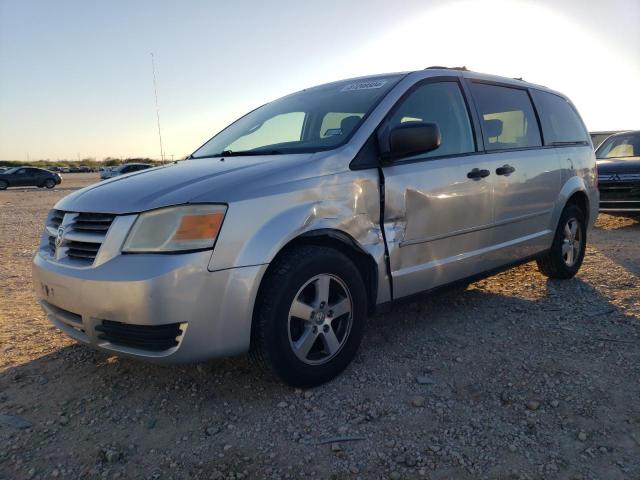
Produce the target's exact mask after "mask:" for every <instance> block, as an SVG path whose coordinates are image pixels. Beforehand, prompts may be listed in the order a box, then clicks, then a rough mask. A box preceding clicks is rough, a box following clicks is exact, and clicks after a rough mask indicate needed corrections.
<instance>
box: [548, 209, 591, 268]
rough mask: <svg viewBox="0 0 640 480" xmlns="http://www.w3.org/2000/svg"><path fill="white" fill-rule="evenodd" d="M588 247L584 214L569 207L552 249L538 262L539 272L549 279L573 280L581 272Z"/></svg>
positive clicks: (562, 219)
mask: <svg viewBox="0 0 640 480" xmlns="http://www.w3.org/2000/svg"><path fill="white" fill-rule="evenodd" d="M586 247H587V223H586V220H585V214H584V212H583V211H582V210H581V209H580V208H579V207H578V206H576V205H567V206H566V207H565V209H564V210H563V211H562V215H560V221H559V222H558V228H557V229H556V234H555V237H554V238H553V244H552V245H551V249H550V250H549V251H548V252H547V253H546V254H545V255H544V256H543V257H541V258H539V259H538V260H537V263H538V270H540V272H541V273H542V274H543V275H546V276H547V277H549V278H557V279H567V278H572V277H574V276H575V274H576V273H578V270H580V266H581V265H582V261H583V260H584V254H585V250H586Z"/></svg>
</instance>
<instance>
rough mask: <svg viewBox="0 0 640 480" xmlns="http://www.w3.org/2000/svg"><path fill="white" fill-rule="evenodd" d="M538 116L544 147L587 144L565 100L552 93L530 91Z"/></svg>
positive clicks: (581, 126)
mask: <svg viewBox="0 0 640 480" xmlns="http://www.w3.org/2000/svg"><path fill="white" fill-rule="evenodd" d="M531 96H532V97H533V101H534V103H535V104H536V108H537V109H538V115H540V123H542V133H543V135H544V143H545V144H546V145H554V144H564V143H583V142H588V137H587V132H586V130H585V129H584V126H583V125H582V121H581V120H580V117H578V114H577V113H576V111H575V110H574V109H573V107H572V106H571V104H569V102H568V101H567V100H565V99H564V98H562V97H559V96H558V95H554V94H553V93H548V92H542V91H540V90H531Z"/></svg>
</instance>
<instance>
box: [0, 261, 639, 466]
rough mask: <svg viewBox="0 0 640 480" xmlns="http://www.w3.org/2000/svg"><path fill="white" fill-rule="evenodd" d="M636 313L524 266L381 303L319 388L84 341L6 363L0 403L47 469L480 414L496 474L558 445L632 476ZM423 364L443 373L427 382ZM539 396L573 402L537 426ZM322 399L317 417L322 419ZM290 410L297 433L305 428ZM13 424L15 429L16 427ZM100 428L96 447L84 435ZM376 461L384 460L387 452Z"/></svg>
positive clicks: (432, 431)
mask: <svg viewBox="0 0 640 480" xmlns="http://www.w3.org/2000/svg"><path fill="white" fill-rule="evenodd" d="M568 302H570V303H568ZM634 322H636V323H637V318H636V317H630V316H628V315H626V314H625V313H624V312H622V311H621V310H619V309H618V308H617V307H616V306H615V305H613V304H612V303H610V302H609V301H608V299H607V298H606V297H604V296H603V295H602V294H601V293H600V292H599V291H598V290H597V289H595V288H593V287H592V286H590V284H589V283H586V282H584V281H582V280H580V279H573V280H570V281H565V282H558V281H547V282H545V280H543V279H542V277H540V276H539V275H538V274H537V272H535V269H534V268H532V267H531V265H527V266H523V267H520V268H518V269H517V270H515V271H513V272H511V273H506V274H502V275H500V276H498V277H495V278H493V279H488V280H483V281H480V282H477V283H475V284H473V285H471V286H470V287H469V288H468V289H466V290H449V291H443V292H440V293H439V294H438V295H430V296H425V297H422V298H417V299H415V300H413V301H411V302H406V303H403V304H399V305H398V306H397V307H394V308H393V309H392V310H391V311H390V312H388V313H385V314H379V315H376V316H374V317H373V318H371V319H370V321H369V325H368V329H367V333H366V335H365V338H364V341H363V344H362V347H361V348H360V351H359V353H358V355H357V357H356V359H355V361H354V362H353V364H352V365H351V366H350V367H349V368H348V369H347V371H346V372H345V373H344V374H343V375H341V376H340V377H338V378H337V379H335V380H334V381H332V382H330V383H328V384H326V385H323V386H321V387H318V388H316V389H313V391H312V392H311V393H310V394H309V395H307V394H306V393H303V392H300V391H296V390H294V389H292V388H290V387H287V386H285V385H283V384H281V383H280V382H278V381H277V380H276V379H273V378H271V377H270V376H268V375H265V374H263V373H261V372H260V371H259V370H257V369H256V368H255V367H254V366H253V365H252V364H251V363H250V362H249V361H248V359H247V358H246V357H238V358H231V359H223V360H216V361H211V362H208V363H205V364H200V365H178V366H158V365H153V364H149V363H144V362H141V361H136V360H130V359H122V358H117V357H114V356H110V355H108V354H105V353H101V352H98V351H95V350H92V349H91V348H88V347H85V346H81V345H72V346H69V347H65V348H62V349H60V350H58V351H56V352H54V353H52V354H49V355H45V356H43V357H41V358H38V359H36V360H33V361H31V362H28V363H26V364H23V365H19V366H16V367H13V368H10V369H8V370H7V371H5V372H4V373H3V374H2V377H1V378H0V413H4V414H9V415H18V416H20V417H23V418H24V419H26V420H27V421H28V422H30V423H31V424H32V427H31V428H30V429H27V430H19V431H18V430H16V431H15V435H16V436H19V438H23V439H24V441H25V448H27V449H28V445H29V438H30V437H29V435H35V436H37V437H38V438H45V439H47V440H46V441H45V442H44V444H43V445H40V446H39V448H38V455H37V457H39V459H37V458H35V457H36V456H30V457H29V459H30V460H29V461H32V462H40V467H39V468H40V469H43V470H47V468H49V469H51V467H47V465H52V464H53V463H55V462H56V461H59V462H60V463H67V464H71V465H74V466H83V468H84V467H86V468H89V467H91V466H94V465H96V464H99V463H100V462H102V461H103V459H102V456H101V455H102V454H101V453H100V451H101V450H100V449H103V448H104V445H105V444H120V445H129V447H127V448H129V451H128V453H127V455H128V458H129V460H134V462H129V463H128V464H127V465H125V466H123V467H122V468H123V469H124V471H126V473H127V475H130V476H135V475H142V474H143V473H145V472H146V473H149V471H151V470H148V469H151V467H150V466H149V465H151V464H152V463H153V461H154V455H158V452H164V453H165V454H168V455H171V452H179V453H180V455H182V457H181V458H182V460H181V461H183V462H184V464H185V465H187V466H189V468H195V466H196V465H197V463H198V461H199V458H200V457H199V456H198V455H199V454H198V452H200V453H201V450H202V449H205V450H207V449H211V451H214V452H216V453H217V452H219V451H222V449H223V447H224V446H225V445H227V444H228V445H233V446H234V450H233V451H232V452H230V453H229V455H228V456H227V457H225V458H226V459H225V460H223V459H220V460H211V461H212V462H214V463H215V462H226V461H230V460H229V458H236V457H237V458H240V457H243V456H248V457H249V458H256V456H258V455H260V452H262V450H261V448H262V446H264V445H266V444H268V445H269V446H270V447H269V448H271V449H272V450H275V451H277V452H278V453H279V454H281V455H282V457H281V458H284V459H285V460H283V461H285V462H287V461H288V460H286V459H287V458H289V455H292V451H295V452H296V455H306V454H308V453H309V452H310V451H311V450H312V448H313V447H312V446H311V445H312V444H314V442H317V441H319V440H322V439H323V438H327V437H331V436H335V435H337V434H338V433H339V431H338V426H340V425H349V426H350V428H351V429H352V430H356V431H357V432H359V433H362V434H363V435H364V436H366V441H364V442H362V443H361V444H360V445H359V446H355V447H354V448H362V449H363V452H364V451H366V450H367V449H375V448H382V445H383V444H384V443H385V442H388V441H389V438H396V437H398V438H399V435H401V436H402V437H403V438H413V439H416V441H417V442H422V443H423V445H422V446H421V447H420V448H421V449H422V450H421V451H424V448H426V445H427V444H428V443H429V442H433V438H434V437H437V438H438V439H440V440H439V441H442V442H446V441H451V442H454V443H455V442H459V440H456V437H455V436H454V433H453V432H456V431H457V429H458V428H459V427H460V425H470V424H477V425H480V426H481V428H480V429H479V430H478V431H477V432H476V434H477V436H478V439H479V440H478V443H477V444H476V446H475V447H469V446H467V447H465V448H463V449H462V451H463V452H464V453H463V455H464V456H465V458H467V459H468V461H469V462H471V463H472V464H477V465H482V464H483V462H484V463H486V460H483V458H486V457H487V456H489V457H494V458H495V457H496V456H497V457H499V458H500V461H498V462H497V463H495V464H494V465H493V466H492V467H491V469H492V470H491V471H490V472H489V473H490V475H494V474H495V475H502V474H507V473H508V472H510V471H513V470H515V471H518V470H520V471H530V468H531V457H532V456H533V457H535V458H536V459H537V458H538V457H540V460H541V461H547V460H548V451H549V450H554V449H555V450H556V451H558V452H559V453H560V454H561V455H562V457H563V458H564V459H565V460H564V463H562V464H561V465H560V467H558V468H562V470H563V472H565V473H567V474H569V473H573V472H576V473H577V472H584V471H585V470H584V469H585V468H589V469H590V470H588V471H590V472H594V473H596V477H598V476H599V478H623V476H620V475H621V474H620V468H618V467H610V466H611V464H612V463H613V462H611V461H609V459H608V456H610V455H611V454H613V453H614V452H616V453H617V454H623V456H624V455H626V456H627V457H626V458H633V455H634V454H637V445H636V444H635V443H634V442H633V441H632V440H631V437H629V430H630V429H631V428H635V427H633V421H636V423H639V424H640V405H639V403H638V402H637V398H640V384H639V383H638V382H637V367H635V366H634V363H633V362H634V361H635V365H637V364H638V360H639V359H640V355H639V351H640V346H639V345H638V344H637V342H632V341H630V340H629V339H630V338H633V334H634V333H633V332H635V331H637V330H633V329H634V328H636V327H634V325H633V324H634ZM635 334H636V335H637V333H635ZM632 360H633V361H632ZM613 365H615V366H616V368H617V371H616V372H615V375H612V370H611V369H612V367H613ZM420 375H427V376H428V377H429V378H430V379H431V380H430V382H431V383H430V384H428V385H427V386H426V387H425V386H423V385H419V384H417V383H416V377H417V376H420ZM634 378H635V382H634V380H633V379H634ZM416 392H417V393H420V394H423V395H424V396H425V397H426V399H427V401H426V407H425V408H424V409H421V411H420V415H417V413H416V412H417V410H416V408H414V407H412V406H411V404H410V399H411V398H412V396H415V395H416ZM532 399H533V400H534V401H536V402H538V403H539V404H540V405H543V406H542V407H541V408H542V409H549V410H553V408H552V407H550V406H549V405H550V403H549V402H560V403H559V406H557V409H556V410H557V411H554V412H555V413H553V414H552V415H547V416H542V415H540V418H536V420H535V422H536V423H535V424H534V425H535V428H534V427H532V426H531V424H530V423H528V422H530V417H531V416H534V417H535V413H534V412H533V410H536V409H537V407H536V409H532V411H531V412H529V411H527V408H525V407H524V405H525V404H526V403H527V402H528V401H531V400H532ZM309 404H310V405H309ZM362 405H378V407H376V408H378V410H377V411H378V412H379V414H378V415H377V417H376V416H374V418H373V419H371V418H369V419H367V417H366V415H365V420H363V421H362V422H360V423H357V422H356V421H355V420H354V419H355V418H359V416H362ZM338 407H339V408H338ZM554 408H555V407H554ZM309 412H312V413H317V418H318V419H319V421H318V422H315V421H314V420H313V419H312V420H311V421H310V420H309ZM318 412H319V413H318ZM523 418H525V419H527V418H529V419H528V420H527V421H526V422H523ZM630 419H631V423H629V422H630ZM634 419H635V420H634ZM531 421H533V420H531ZM291 425H295V432H297V435H298V438H293V439H292V432H291V431H289V428H290V426H291ZM398 425H400V430H401V434H400V433H399V432H398ZM291 428H293V427H291ZM532 428H534V430H535V435H536V436H537V438H541V439H542V443H541V444H540V447H539V448H538V447H536V446H531V445H530V446H528V447H527V448H528V449H529V451H528V453H527V456H528V457H527V456H523V455H522V452H517V451H513V452H509V451H507V452H504V451H502V452H495V451H494V450H495V448H496V447H495V446H499V445H501V443H500V442H501V440H500V438H502V437H505V436H506V437H509V438H520V436H524V437H526V436H527V435H532V431H531V430H532ZM2 429H5V432H4V433H3V434H4V435H7V433H6V429H11V427H6V426H0V433H2ZM583 430H584V431H589V432H596V433H594V434H593V435H594V436H598V435H599V436H600V437H601V438H600V439H599V441H600V442H601V443H604V444H606V445H608V446H607V447H603V448H605V450H604V451H600V453H599V454H598V455H597V456H592V457H585V456H584V455H583V453H582V452H583V450H584V448H585V445H584V444H583V443H580V442H578V443H576V441H575V436H576V432H577V431H583ZM12 432H13V430H12ZM496 435H498V436H496ZM524 437H523V438H524ZM0 438H2V437H0ZM638 438H640V437H638ZM480 439H485V441H480ZM87 441H89V442H90V446H89V447H88V448H78V446H79V445H78V443H83V442H87ZM193 442H195V443H196V444H198V445H200V446H201V447H202V448H201V449H200V450H198V449H196V448H195V447H193V446H192V444H193ZM65 445H66V446H65ZM494 445H495V446H494ZM503 447H504V446H503ZM503 447H500V448H503ZM225 448H226V447H225ZM460 448H462V446H460ZM505 448H506V447H505ZM634 449H635V450H634ZM225 451H226V450H225ZM167 452H169V453H167ZM607 452H608V453H607ZM27 453H28V452H27ZM229 456H230V457H229ZM628 456H631V457H628ZM635 458H637V456H636V457H635ZM603 459H604V460H603ZM275 462H276V464H277V460H276V461H275ZM318 462H319V463H318V468H320V470H321V471H323V470H324V469H328V470H327V471H334V470H333V468H334V467H332V466H331V465H333V464H332V463H331V461H330V459H329V460H326V461H324V460H322V461H321V460H319V461H318ZM323 462H324V463H323ZM371 462H374V460H371ZM556 463H557V462H556ZM636 463H637V462H636ZM256 465H257V464H256ZM439 465H442V468H444V467H445V466H446V471H447V472H448V474H452V473H453V474H455V475H454V476H455V477H456V478H475V477H474V476H473V475H469V473H468V469H466V468H464V467H463V466H461V465H460V464H459V463H456V462H455V461H454V459H446V458H443V459H441V461H440V463H439ZM636 467H637V465H636ZM247 468H249V470H251V468H252V467H250V466H249V467H247ZM368 468H381V469H383V470H384V468H386V467H385V466H384V465H380V464H375V462H374V464H372V465H371V466H370V467H368ZM452 468H453V470H451V469H452ZM611 468H613V470H611ZM364 471H365V472H367V471H368V472H371V471H372V470H364ZM373 471H375V470H373ZM443 471H444V470H443ZM1 472H2V469H1V467H0V473H1ZM257 473H259V467H258V466H256V467H255V470H254V474H257ZM485 473H486V472H485ZM176 475H178V476H180V475H179V474H178V473H176ZM365 476H366V475H365ZM432 478H439V476H438V475H437V472H432Z"/></svg>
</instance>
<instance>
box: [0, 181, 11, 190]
mask: <svg viewBox="0 0 640 480" xmlns="http://www.w3.org/2000/svg"><path fill="white" fill-rule="evenodd" d="M8 186H9V182H7V181H6V180H0V190H6V189H7V187H8Z"/></svg>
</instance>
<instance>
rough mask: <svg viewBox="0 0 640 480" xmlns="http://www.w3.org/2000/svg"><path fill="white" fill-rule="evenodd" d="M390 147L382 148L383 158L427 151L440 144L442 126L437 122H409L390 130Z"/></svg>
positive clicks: (407, 155) (395, 157)
mask: <svg viewBox="0 0 640 480" xmlns="http://www.w3.org/2000/svg"><path fill="white" fill-rule="evenodd" d="M388 138H389V144H388V148H386V149H384V148H383V149H381V150H382V152H383V158H384V159H386V160H395V159H397V158H401V157H409V156H411V155H417V154H418V153H426V152H430V151H432V150H435V149H436V148H438V147H439V146H440V142H441V136H440V128H438V125H437V124H435V123H424V122H408V123H404V124H401V125H398V126H397V127H395V128H394V129H393V130H391V132H389V137H388ZM385 150H386V151H385Z"/></svg>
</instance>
